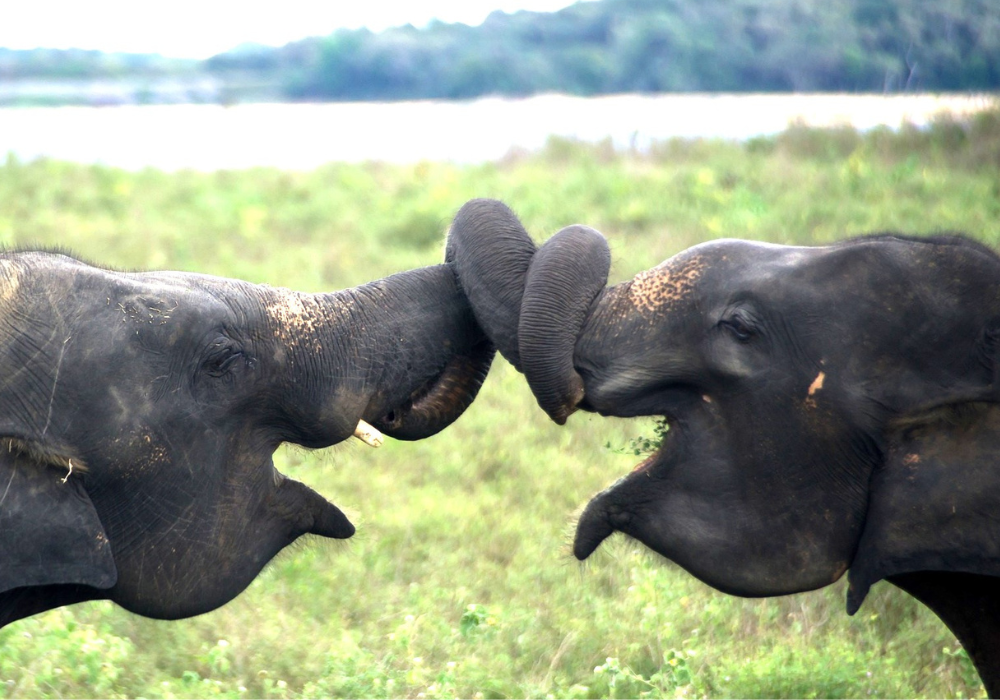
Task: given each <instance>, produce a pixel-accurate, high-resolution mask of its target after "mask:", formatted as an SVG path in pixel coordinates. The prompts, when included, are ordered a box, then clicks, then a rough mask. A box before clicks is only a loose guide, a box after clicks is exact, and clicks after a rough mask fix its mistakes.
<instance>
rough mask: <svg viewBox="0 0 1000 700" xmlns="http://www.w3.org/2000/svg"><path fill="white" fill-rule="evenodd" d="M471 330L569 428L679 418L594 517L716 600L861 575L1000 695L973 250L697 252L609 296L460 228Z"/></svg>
mask: <svg viewBox="0 0 1000 700" xmlns="http://www.w3.org/2000/svg"><path fill="white" fill-rule="evenodd" d="M448 258H449V259H451V260H453V261H454V263H455V265H456V271H457V273H458V275H459V279H460V282H461V284H462V287H463V289H464V290H465V291H466V293H467V294H468V296H469V298H470V301H471V303H472V306H473V311H474V313H475V314H476V317H477V318H478V319H479V321H480V323H481V324H482V325H483V327H484V329H485V330H486V332H487V335H489V336H490V337H491V338H493V339H494V340H495V341H496V343H497V345H498V348H499V350H500V351H501V352H502V353H503V354H504V355H505V356H506V357H507V358H508V359H510V360H511V362H512V363H513V364H514V365H515V366H516V367H517V368H518V369H520V370H521V371H522V372H523V373H524V374H525V376H526V378H527V380H528V383H529V384H530V386H531V388H532V391H533V392H534V394H535V396H536V398H537V400H538V402H539V404H540V405H541V406H542V408H544V409H545V410H546V412H548V414H549V415H550V416H551V417H552V418H553V419H554V420H556V421H557V422H560V423H562V422H564V421H565V420H566V418H567V416H569V415H570V414H571V413H572V412H573V411H574V410H576V409H583V410H587V411H593V412H596V413H599V414H601V415H606V416H626V417H627V416H662V417H665V419H666V420H667V421H668V422H669V426H670V427H669V431H668V432H667V433H666V436H665V440H664V442H663V445H662V446H661V447H660V448H659V449H658V450H657V451H656V453H655V454H653V455H652V456H651V457H650V458H649V459H647V460H645V461H644V462H642V463H641V464H640V465H638V466H637V467H636V468H635V470H634V471H633V472H632V473H631V474H629V475H628V476H626V477H624V478H622V479H621V480H619V481H618V482H617V483H615V484H614V485H613V486H611V487H610V488H608V489H607V490H606V491H604V492H602V493H600V494H598V495H597V496H596V497H595V498H594V499H593V500H592V501H591V502H590V504H589V505H588V506H587V507H586V509H585V511H584V512H583V515H582V516H581V518H580V520H579V523H578V526H577V532H576V539H575V543H574V552H575V554H576V556H577V557H578V558H580V559H585V558H587V557H588V556H589V555H590V554H591V553H592V552H593V551H594V550H595V549H596V548H597V547H598V546H599V545H600V543H601V542H602V541H603V540H604V539H605V538H606V537H608V536H609V535H610V534H612V532H614V531H620V532H623V533H625V534H626V535H629V536H631V537H633V538H635V539H637V540H639V541H640V542H642V543H644V544H645V545H647V546H648V547H650V548H651V549H653V550H655V551H657V552H659V553H660V554H662V555H664V556H666V557H668V558H670V559H672V560H673V561H675V562H677V563H678V564H680V565H681V566H682V567H684V568H685V569H687V570H688V571H689V572H691V573H692V574H694V575H695V576H696V577H698V578H699V579H701V580H702V581H704V582H706V583H708V584H709V585H711V586H714V587H715V588H718V589H719V590H722V591H725V592H728V593H732V594H736V595H742V596H774V595H783V594H789V593H796V592H800V591H807V590H810V589H815V588H819V587H822V586H826V585H828V584H830V583H833V582H834V581H837V580H838V579H839V578H840V577H841V576H843V575H844V574H845V573H846V572H847V571H848V570H849V571H850V574H849V581H850V588H849V593H848V601H847V607H848V612H850V613H853V612H855V611H856V610H857V609H858V608H859V606H860V605H861V604H862V601H863V600H864V598H865V595H866V593H867V592H868V590H869V588H870V586H871V585H872V584H874V583H875V582H877V581H879V580H882V579H886V580H888V581H890V582H891V583H893V584H895V585H896V586H899V587H900V588H902V589H903V590H905V591H907V592H908V593H910V594H912V595H913V596H915V597H916V598H917V599H919V600H920V601H922V602H923V603H925V604H926V605H927V606H928V607H929V608H930V609H931V610H933V611H934V612H935V613H936V614H937V615H938V616H939V617H940V618H941V619H942V620H943V621H944V623H945V624H946V625H947V626H948V627H949V628H950V629H951V630H952V631H953V632H954V634H955V635H956V636H957V637H958V639H959V640H960V641H961V642H962V644H963V645H964V647H965V648H966V650H967V651H968V653H969V654H970V656H971V658H972V660H973V662H974V663H975V665H976V668H977V670H978V671H979V674H980V676H981V678H982V679H983V681H984V683H985V685H986V688H987V690H988V692H989V693H990V694H991V695H992V696H994V697H996V696H997V695H998V694H1000V578H997V577H998V576H1000V505H998V504H1000V406H998V400H1000V362H998V357H997V355H998V340H1000V258H998V256H997V255H996V254H995V253H994V252H993V251H992V250H989V249H987V248H986V247H984V246H982V245H980V244H978V243H975V242H973V241H971V240H968V239H965V238H961V237H953V236H939V237H932V238H908V237H905V236H898V235H876V236H870V237H862V238H857V239H853V240H848V241H845V242H842V243H838V244H835V245H830V246H822V247H791V246H778V245H770V244H765V243H754V242H745V241H737V240H720V241H713V242H710V243H706V244H703V245H699V246H696V247H694V248H691V249H689V250H687V251H685V252H682V253H680V254H679V255H677V256H675V257H673V258H671V259H669V260H667V261H666V262H664V263H663V264H661V265H660V266H658V267H656V268H653V269H652V270H649V271H646V272H642V273H640V274H638V275H637V276H636V277H635V278H633V279H632V280H629V281H627V282H624V283H622V284H619V285H616V286H613V287H610V288H605V284H606V278H607V272H608V267H609V262H610V256H609V252H608V248H607V244H606V242H605V241H604V239H603V238H602V237H601V236H600V235H599V234H598V233H597V232H595V231H593V230H591V229H588V228H586V227H583V226H573V227H569V228H567V229H564V230H563V231H560V232H559V233H557V234H556V235H555V236H554V237H553V238H551V239H550V240H549V241H548V242H546V244H545V245H544V246H542V247H541V248H539V249H537V250H536V248H535V245H534V244H533V243H532V242H531V240H530V238H529V237H528V235H527V233H526V232H525V231H524V229H523V228H522V226H521V224H520V223H519V222H518V220H517V218H516V216H515V215H514V214H513V213H512V212H511V211H510V210H509V209H508V208H507V207H505V206H504V205H503V204H501V203H499V202H495V201H491V200H474V201H472V202H470V203H468V204H467V205H466V206H465V207H464V208H463V209H462V210H461V211H460V212H459V214H458V216H457V217H456V219H455V222H454V225H453V226H452V230H451V232H450V239H449V243H448Z"/></svg>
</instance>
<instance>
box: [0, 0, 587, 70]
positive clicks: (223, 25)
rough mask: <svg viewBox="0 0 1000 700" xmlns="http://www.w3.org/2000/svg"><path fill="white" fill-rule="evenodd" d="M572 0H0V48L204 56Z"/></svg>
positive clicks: (546, 8) (472, 19)
mask: <svg viewBox="0 0 1000 700" xmlns="http://www.w3.org/2000/svg"><path fill="white" fill-rule="evenodd" d="M571 4H572V0H327V1H326V2H322V1H321V0H279V1H278V2H273V1H272V2H266V3H265V2H247V0H172V1H171V2H156V1H154V0H0V47H5V48H11V49H30V48H35V47H39V46H41V47H46V48H57V49H60V48H61V49H65V48H83V49H99V50H101V51H125V52H130V53H161V54H163V55H165V56H176V57H184V58H206V57H208V56H211V55H214V54H216V53H221V52H222V51H226V50H228V49H231V48H233V47H234V46H236V45H237V44H241V43H243V42H246V41H252V42H258V43H262V44H272V45H276V46H280V45H282V44H286V43H288V42H289V41H294V40H296V39H301V38H303V37H306V36H319V35H325V34H329V33H330V32H332V31H333V30H335V29H338V28H341V27H349V28H357V27H368V28H369V29H372V30H373V31H378V30H380V29H385V28H387V27H393V26H398V25H402V24H407V23H410V24H413V25H416V26H418V27H419V26H423V25H425V24H427V22H429V21H430V20H431V19H434V18H437V19H441V20H443V21H446V22H464V23H466V24H479V23H480V22H482V21H483V20H484V19H486V16H487V15H488V14H489V13H490V12H492V11H493V10H503V11H505V12H514V11H516V10H519V9H526V10H535V11H539V12H551V11H554V10H558V9H560V8H562V7H566V6H567V5H571Z"/></svg>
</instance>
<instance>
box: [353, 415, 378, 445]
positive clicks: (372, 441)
mask: <svg viewBox="0 0 1000 700" xmlns="http://www.w3.org/2000/svg"><path fill="white" fill-rule="evenodd" d="M354 437H356V438H357V439H358V440H361V441H362V442H363V443H365V444H366V445H370V446H372V447H381V446H382V442H383V441H384V440H385V438H383V437H382V433H380V432H379V431H378V428H376V427H374V426H372V425H369V424H368V423H365V422H364V421H363V420H359V421H358V427H357V428H355V429H354Z"/></svg>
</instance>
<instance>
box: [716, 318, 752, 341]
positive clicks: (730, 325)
mask: <svg viewBox="0 0 1000 700" xmlns="http://www.w3.org/2000/svg"><path fill="white" fill-rule="evenodd" d="M719 325H720V326H723V327H724V328H726V330H728V331H729V332H730V333H732V334H733V335H734V336H736V340H738V341H739V342H741V343H746V342H748V341H749V340H750V338H752V337H753V329H752V328H751V327H750V326H749V325H747V323H746V322H745V321H743V319H741V318H739V317H737V316H732V317H730V318H724V319H722V320H721V321H719Z"/></svg>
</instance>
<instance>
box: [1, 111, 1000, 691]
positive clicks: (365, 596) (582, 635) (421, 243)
mask: <svg viewBox="0 0 1000 700" xmlns="http://www.w3.org/2000/svg"><path fill="white" fill-rule="evenodd" d="M998 166H1000V112H996V111H994V112H990V113H987V114H984V115H982V116H980V117H977V118H976V119H975V120H974V121H972V122H968V123H957V122H953V121H947V120H941V121H939V122H937V123H935V124H934V125H933V126H931V127H930V128H929V129H927V130H916V129H904V130H903V131H901V132H900V133H894V132H889V131H875V132H871V133H866V134H860V133H857V132H854V131H851V130H835V131H818V130H810V129H804V128H801V129H800V128H796V129H792V130H790V131H787V132H785V133H783V134H781V135H779V136H776V137H773V138H766V139H758V140H755V141H752V142H749V143H747V144H736V143H726V142H714V141H671V142H665V143H662V144H659V145H658V146H657V148H655V149H654V150H653V152H652V153H650V154H645V155H641V154H636V153H631V152H627V151H618V150H614V149H613V148H611V147H610V145H598V146H587V145H582V144H579V143H574V142H569V141H565V140H553V141H551V142H550V143H549V145H548V146H547V147H546V148H545V149H544V150H543V151H541V152H539V153H533V154H524V155H518V156H511V157H509V158H507V159H506V160H503V161H501V162H495V163H486V164H482V165H475V166H459V165H451V164H441V163H421V164H418V165H413V166H396V165H386V164H380V163H367V164H362V165H344V164H336V163H331V164H329V165H327V166H324V167H322V168H318V169H316V170H314V171H310V172H282V171H277V170H271V169H258V170H247V171H239V172H235V171H233V172H215V173H198V172H178V173H173V174H167V173H163V172H159V171H156V170H144V171H141V172H127V171H122V170H116V169H111V168H106V167H94V166H79V165H70V164H67V163H61V162H52V161H36V162H30V163H24V162H18V161H17V160H15V159H13V158H8V159H7V161H6V163H5V164H3V165H2V166H0V241H2V242H3V243H5V244H8V245H18V246H29V245H42V246H58V247H61V248H65V249H69V250H71V251H74V252H76V253H78V254H79V255H81V256H82V257H84V258H87V259H90V260H92V261H95V262H99V263H101V264H102V265H107V266H114V267H119V268H149V267H152V268H175V269H184V270H193V271H200V272H206V273H212V274H218V275H229V276H235V277H241V278H246V279H249V280H253V281H261V282H263V281H266V282H269V283H271V284H278V285H285V286H290V287H294V288H298V289H303V290H330V289H335V288H340V287H344V286H349V285H355V284H358V283H361V282H364V281H367V280H369V279H373V278H376V277H379V276H383V275H386V274H389V273H392V272H395V271H399V270H403V269H407V268H411V267H414V266H421V265H429V264H434V263H436V262H438V261H439V260H440V259H441V257H442V248H443V246H442V242H443V235H444V231H445V229H446V227H447V225H448V223H449V221H450V219H451V217H452V216H453V214H454V212H455V211H456V210H457V209H458V208H459V207H460V206H461V204H462V203H463V202H465V201H466V200H467V199H469V198H472V197H480V196H489V197H498V198H501V199H503V200H505V201H506V202H508V203H509V204H510V205H511V206H512V207H513V209H514V210H515V211H517V212H518V213H519V214H520V215H521V217H522V219H523V221H524V223H525V224H526V226H527V227H528V229H529V230H530V231H531V232H533V234H534V235H535V236H536V238H538V239H541V238H544V237H545V236H548V235H551V234H552V233H553V232H555V231H556V230H557V229H559V228H560V227H562V226H564V225H566V224H569V223H572V222H585V223H587V224H590V225H593V226H595V227H597V228H598V229H600V230H602V231H603V232H604V233H605V234H606V235H607V236H608V238H609V240H610V242H611V247H612V251H613V256H614V260H615V265H614V268H613V271H612V276H613V277H614V278H615V280H621V279H624V278H627V277H630V276H631V275H633V274H635V273H636V272H637V271H639V270H641V269H645V268H647V267H649V266H651V265H654V264H656V263H658V262H659V261H661V260H662V259H664V258H666V257H667V256H669V255H672V254H673V253H676V252H678V251H679V250H681V249H683V248H685V247H687V246H690V245H692V244H694V243H697V242H700V241H704V240H707V239H712V238H716V237H719V236H736V237H742V238H750V239H759V240H769V241H774V242H779V243H801V244H811V243H823V242H827V241H832V240H835V239H839V238H841V237H844V236H849V235H853V234H860V233H864V232H870V231H875V230H902V231H907V232H910V233H915V234H930V233H934V232H939V231H941V230H962V231H966V232H969V233H970V234H971V235H974V236H976V237H977V238H979V239H980V240H983V241H985V242H986V243H988V244H989V245H992V246H997V244H998V242H1000V167H998ZM655 430H656V423H655V421H654V420H653V419H648V420H638V421H626V420H612V419H601V418H599V417H595V416H591V415H581V414H577V415H574V416H573V417H572V418H571V419H570V421H569V424H568V426H566V427H564V428H559V427H557V426H556V425H554V424H552V423H551V422H549V421H548V420H547V419H546V418H545V416H544V414H543V413H542V412H541V410H539V409H538V408H537V406H536V405H535V402H534V400H533V398H532V396H531V394H530V392H529V391H528V389H527V387H526V385H525V382H524V381H523V379H522V378H521V377H520V376H519V375H518V374H517V373H516V372H515V371H514V370H513V369H512V368H511V367H510V366H509V365H508V364H506V363H504V362H503V361H502V360H498V361H497V363H496V364H495V366H494V369H493V371H492V373H491V375H490V377H489V378H488V379H487V381H486V384H485V386H484V388H483V391H482V393H481V395H480V398H479V400H478V401H477V402H476V403H475V404H474V405H473V406H472V407H471V408H470V410H469V411H468V412H467V414H466V415H465V416H463V417H462V418H461V419H460V420H459V421H458V422H457V423H456V424H455V425H454V426H452V427H451V428H449V429H448V430H446V431H445V432H443V433H442V434H440V435H438V436H435V437H433V438H431V439H429V440H425V441H422V442H418V443H399V442H393V441H390V442H389V444H387V445H386V446H385V447H383V448H382V449H380V450H370V449H368V448H366V447H364V446H363V445H361V444H360V443H357V441H351V443H352V444H344V445H341V446H337V447H335V448H332V449H330V450H324V451H315V452H307V451H304V450H302V449H299V448H283V449H282V450H281V451H279V453H278V455H277V463H278V466H279V468H281V469H282V471H284V472H286V473H288V474H290V475H291V476H293V477H294V478H298V479H301V480H303V481H305V482H306V483H308V484H309V485H311V486H313V487H315V488H317V489H318V490H319V491H320V492H322V493H323V494H325V495H326V496H327V497H329V498H330V499H332V500H333V501H334V502H336V503H338V504H339V505H341V506H342V507H345V508H346V509H347V510H348V512H349V513H350V514H351V515H352V517H353V518H354V519H355V522H356V523H357V524H358V525H359V529H358V534H357V535H356V536H355V537H354V538H353V539H352V540H350V541H348V542H347V543H344V544H336V543H330V542H328V541H320V540H316V539H307V540H305V541H302V542H301V543H300V544H297V545H296V546H294V547H292V548H291V549H290V550H288V551H286V552H284V553H282V554H281V555H280V556H279V557H278V558H277V559H276V561H274V562H273V563H272V564H271V565H270V566H268V567H267V569H266V570H265V571H264V573H263V574H262V575H261V576H260V577H259V578H258V579H257V580H256V581H255V582H254V583H253V584H252V585H251V586H250V587H249V589H248V590H247V591H246V592H245V593H244V594H242V595H241V596H239V597H238V598H237V599H236V600H234V601H233V602H232V603H230V604H229V605H227V606H225V607H224V608H222V609H221V610H218V611H216V612H214V613H211V614H208V615H204V616H201V617H198V618H194V619H190V620H183V621H177V622H157V621H152V620H147V619H143V618H139V617H136V616H133V615H131V614H129V613H127V612H125V611H123V610H121V609H118V608H116V607H114V606H112V605H110V604H107V603H88V604H83V605H78V606H73V607H70V608H63V609H59V610H55V611H51V612H49V613H46V614H43V615H39V616H36V617H33V618H30V619H27V620H24V621H21V622H18V623H16V624H13V625H10V626H8V627H6V628H4V629H2V630H0V648H2V650H3V651H2V653H0V697H4V698H22V697H146V698H173V697H204V698H215V697H225V698H240V697H265V698H298V697H318V696H345V697H375V698H381V697H424V698H453V697H465V698H502V697H546V696H551V697H559V698H589V697H600V698H619V697H747V698H752V697H800V698H809V697H917V696H923V697H942V698H944V697H948V698H953V697H977V696H982V695H983V689H982V687H981V685H980V684H979V682H978V679H977V677H976V675H975V672H974V670H973V669H972V666H971V663H970V661H969V659H968V657H967V656H966V655H965V652H964V651H962V650H961V649H960V647H958V646H957V644H956V642H955V639H954V637H953V636H952V635H950V634H949V632H948V631H947V630H946V628H945V627H944V626H943V625H942V624H941V623H940V622H939V621H938V620H937V618H935V617H934V616H933V615H932V614H931V613H930V612H929V611H927V610H926V609H924V608H923V607H922V606H921V605H919V604H918V603H917V602H915V601H914V600H913V599H912V598H909V597H908V596H906V595H904V594H902V593H901V592H899V591H898V590H896V589H894V588H893V587H891V586H889V585H888V584H884V583H883V584H879V585H878V586H876V587H875V589H874V591H873V593H872V595H871V596H870V597H869V599H868V601H867V602H866V603H865V605H864V607H863V608H862V610H861V611H860V613H858V614H857V615H856V616H854V617H848V616H847V615H846V614H845V613H844V596H845V586H844V584H843V582H841V583H839V584H837V585H834V586H832V587H830V588H827V589H825V590H822V591H818V592H814V593H809V594H802V595H796V596H788V597H783V598H776V599H768V600H746V599H740V598H735V597H730V596H726V595H723V594H721V593H718V592H715V591H713V590H711V589H709V588H707V587H706V586H704V585H702V584H700V583H699V582H698V581H696V580H695V579H694V578H693V577H691V576H690V575H688V574H686V573H685V572H683V571H681V570H679V569H677V568H676V567H675V566H673V565H671V564H669V563H667V562H665V561H664V560H662V559H658V558H656V557H654V556H652V555H650V554H648V553H647V552H646V551H645V550H644V549H643V548H642V547H640V546H639V545H637V544H635V543H634V542H631V541H628V540H626V539H624V538H622V537H621V536H620V535H616V536H615V537H613V538H612V539H611V540H610V541H609V542H608V543H606V544H605V545H604V546H603V547H602V548H601V549H600V550H599V551H598V552H597V553H596V554H595V555H594V557H592V558H591V560H589V561H588V562H587V563H586V564H585V565H580V564H578V563H577V562H576V561H575V560H574V559H573V558H572V556H571V555H570V553H569V548H568V544H569V540H570V536H571V532H572V523H573V518H574V514H575V513H576V512H578V509H579V508H580V507H581V506H582V505H583V504H584V503H585V502H586V500H587V499H588V498H589V497H590V496H591V495H592V494H593V493H595V492H596V491H598V490H599V489H601V488H604V487H605V486H607V485H608V484H610V483H611V482H612V481H614V480H615V479H616V478H618V477H619V476H621V475H622V474H624V473H626V472H627V471H628V470H629V469H630V468H631V467H632V465H633V464H634V462H635V461H636V460H637V459H638V458H637V457H636V456H635V455H634V454H632V448H634V447H635V446H636V445H637V444H639V446H640V447H641V445H642V443H641V442H640V443H636V442H635V441H636V440H640V441H641V440H642V438H641V437H640V436H643V435H646V436H651V435H655ZM606 445H610V446H611V449H609V448H608V447H606Z"/></svg>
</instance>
